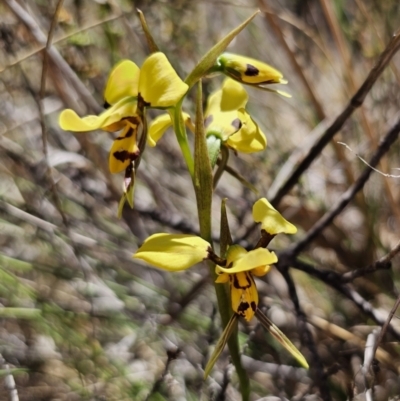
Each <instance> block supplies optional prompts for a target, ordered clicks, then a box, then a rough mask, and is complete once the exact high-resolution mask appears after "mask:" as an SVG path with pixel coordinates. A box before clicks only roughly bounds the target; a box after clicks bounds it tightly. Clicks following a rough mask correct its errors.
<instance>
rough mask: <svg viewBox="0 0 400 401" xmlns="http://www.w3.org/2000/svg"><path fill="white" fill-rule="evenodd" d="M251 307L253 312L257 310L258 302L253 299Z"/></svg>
mask: <svg viewBox="0 0 400 401" xmlns="http://www.w3.org/2000/svg"><path fill="white" fill-rule="evenodd" d="M250 306H251V309H253V312H255V311H256V309H257V304H256V303H255V302H254V301H251V305H250Z"/></svg>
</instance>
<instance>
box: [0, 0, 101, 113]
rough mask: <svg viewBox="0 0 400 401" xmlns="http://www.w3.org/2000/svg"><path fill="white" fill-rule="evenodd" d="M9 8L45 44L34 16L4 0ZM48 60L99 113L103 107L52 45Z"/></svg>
mask: <svg viewBox="0 0 400 401" xmlns="http://www.w3.org/2000/svg"><path fill="white" fill-rule="evenodd" d="M4 2H5V3H6V4H7V6H8V7H9V8H10V10H11V11H12V12H13V13H14V14H15V15H16V17H17V18H18V19H19V20H20V21H21V22H22V23H23V24H24V25H25V26H26V28H27V29H28V31H29V32H30V34H31V35H32V36H33V38H34V39H35V41H36V42H37V43H38V44H39V45H42V46H46V43H47V37H46V35H45V34H44V33H43V32H42V30H41V29H40V27H39V25H38V24H37V23H36V21H35V20H34V18H33V17H32V16H31V15H30V14H29V13H28V12H27V11H26V10H25V9H24V8H23V7H21V6H20V5H19V4H18V3H17V2H16V1H15V0H4ZM47 52H48V56H49V60H51V62H52V63H54V64H55V65H56V66H57V68H58V69H59V70H60V73H61V74H62V75H63V77H65V78H66V79H67V80H68V81H69V82H70V83H71V85H72V86H73V87H74V88H75V90H76V92H77V93H78V95H79V97H80V98H81V99H82V101H84V102H85V104H86V106H87V107H88V108H89V109H90V110H92V111H93V112H94V113H100V112H101V111H102V110H103V109H102V108H101V107H100V106H99V104H98V103H97V102H96V100H95V99H94V98H93V96H92V94H91V93H90V92H89V90H88V89H87V88H86V87H85V85H83V84H82V82H81V80H80V79H79V78H78V76H77V75H76V74H75V72H74V71H73V70H72V69H71V67H70V66H69V65H68V63H67V62H66V61H65V60H64V58H63V57H62V56H61V54H60V53H59V52H58V50H57V49H55V48H54V47H50V48H49V49H48V51H47Z"/></svg>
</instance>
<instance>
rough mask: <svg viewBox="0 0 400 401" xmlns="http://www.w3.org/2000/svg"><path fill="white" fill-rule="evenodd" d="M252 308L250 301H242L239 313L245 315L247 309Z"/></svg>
mask: <svg viewBox="0 0 400 401" xmlns="http://www.w3.org/2000/svg"><path fill="white" fill-rule="evenodd" d="M249 308H250V305H249V303H248V302H241V303H240V304H239V306H238V308H237V311H236V312H237V313H238V314H239V315H241V316H245V314H246V311H247V309H249Z"/></svg>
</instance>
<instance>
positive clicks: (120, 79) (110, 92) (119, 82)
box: [104, 60, 140, 107]
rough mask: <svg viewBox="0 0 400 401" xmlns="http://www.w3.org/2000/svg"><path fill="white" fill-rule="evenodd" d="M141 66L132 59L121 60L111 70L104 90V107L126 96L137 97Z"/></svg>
mask: <svg viewBox="0 0 400 401" xmlns="http://www.w3.org/2000/svg"><path fill="white" fill-rule="evenodd" d="M139 75H140V69H139V67H138V66H137V65H136V64H135V63H134V62H133V61H130V60H122V61H120V62H119V63H118V64H117V65H116V66H115V67H114V68H113V69H112V70H111V72H110V75H109V76H108V81H107V84H106V88H105V90H104V103H105V104H104V107H109V106H110V105H113V104H115V103H117V102H118V101H120V100H121V99H123V98H124V97H129V96H133V97H137V95H138V85H139Z"/></svg>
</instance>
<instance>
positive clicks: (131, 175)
mask: <svg viewBox="0 0 400 401" xmlns="http://www.w3.org/2000/svg"><path fill="white" fill-rule="evenodd" d="M135 182H136V180H135V167H134V166H133V163H131V164H130V165H129V166H128V167H127V169H126V170H125V177H124V194H123V195H122V197H121V199H120V201H119V203H118V213H117V216H118V218H119V219H120V218H121V216H122V211H123V208H124V205H125V202H128V204H129V206H130V207H131V209H133V206H134V192H135Z"/></svg>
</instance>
